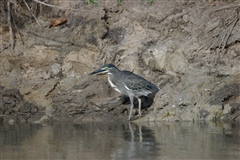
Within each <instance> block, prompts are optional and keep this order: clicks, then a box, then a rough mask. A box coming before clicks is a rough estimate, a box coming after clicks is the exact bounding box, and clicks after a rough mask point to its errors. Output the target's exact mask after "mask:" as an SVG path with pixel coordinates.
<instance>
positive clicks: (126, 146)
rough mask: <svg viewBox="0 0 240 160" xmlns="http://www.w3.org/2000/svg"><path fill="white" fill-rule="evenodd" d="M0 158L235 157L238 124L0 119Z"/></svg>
mask: <svg viewBox="0 0 240 160" xmlns="http://www.w3.org/2000/svg"><path fill="white" fill-rule="evenodd" d="M0 142H1V144H0V147H1V148H0V159H2V160H5V159H51V160H52V159H69V160H73V159H78V160H107V159H122V160H127V159H133V160H141V159H144V160H148V159H240V124H237V123H232V124H223V123H206V122H195V123H192V122H158V123H142V124H135V123H130V124H128V123H120V124H116V123H115V124H113V123H108V124H104V123H86V124H71V123H54V124H51V125H46V126H42V125H31V124H22V125H19V124H18V125H6V124H0Z"/></svg>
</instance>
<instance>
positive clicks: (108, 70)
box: [89, 64, 117, 75]
mask: <svg viewBox="0 0 240 160" xmlns="http://www.w3.org/2000/svg"><path fill="white" fill-rule="evenodd" d="M112 69H117V67H115V66H114V65H113V64H105V65H103V66H102V67H100V68H98V69H97V70H95V71H93V72H91V73H89V75H93V74H105V73H111V70H112Z"/></svg>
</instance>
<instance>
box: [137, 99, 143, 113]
mask: <svg viewBox="0 0 240 160" xmlns="http://www.w3.org/2000/svg"><path fill="white" fill-rule="evenodd" d="M137 99H138V115H139V117H141V115H142V112H141V102H142V100H141V98H139V97H138V98H137Z"/></svg>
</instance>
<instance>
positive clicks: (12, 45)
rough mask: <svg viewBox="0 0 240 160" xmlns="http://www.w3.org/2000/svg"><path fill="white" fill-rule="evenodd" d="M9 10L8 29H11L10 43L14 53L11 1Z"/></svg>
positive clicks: (8, 3)
mask: <svg viewBox="0 0 240 160" xmlns="http://www.w3.org/2000/svg"><path fill="white" fill-rule="evenodd" d="M7 9H8V27H9V34H10V43H11V50H12V53H13V52H14V51H13V47H14V41H13V31H12V23H11V7H10V2H9V1H8V2H7Z"/></svg>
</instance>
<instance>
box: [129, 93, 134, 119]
mask: <svg viewBox="0 0 240 160" xmlns="http://www.w3.org/2000/svg"><path fill="white" fill-rule="evenodd" d="M129 99H130V101H131V106H130V112H129V116H128V120H129V121H130V119H131V116H132V111H133V106H134V105H133V97H132V96H129Z"/></svg>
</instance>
